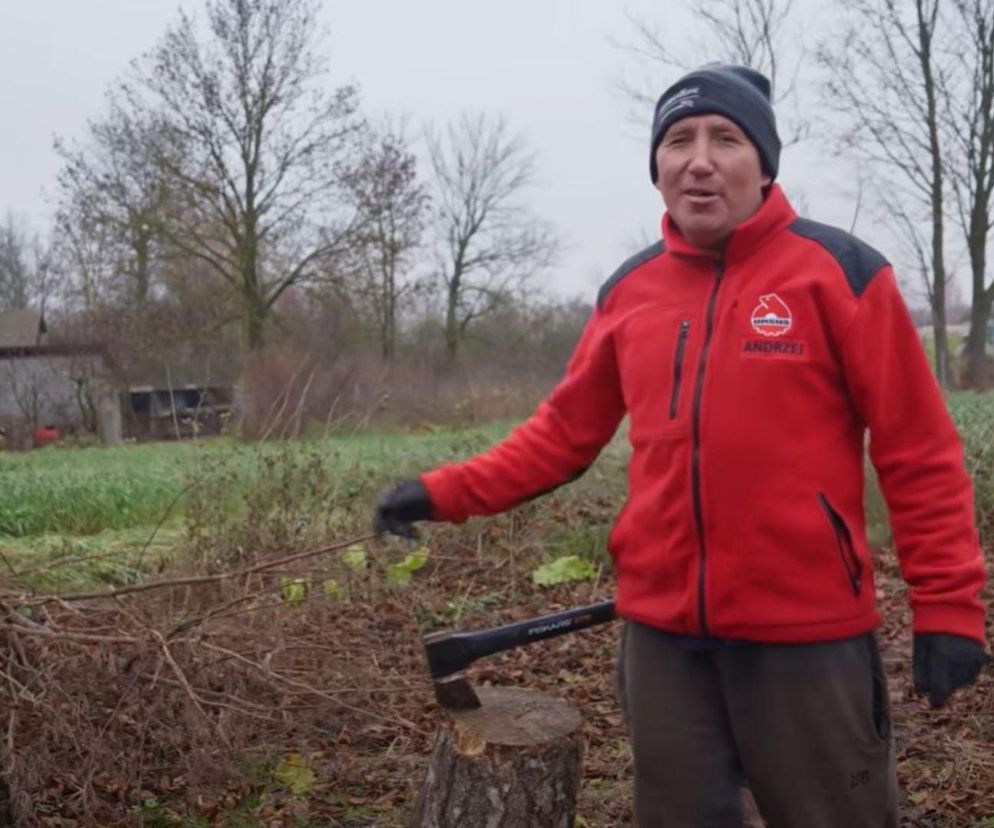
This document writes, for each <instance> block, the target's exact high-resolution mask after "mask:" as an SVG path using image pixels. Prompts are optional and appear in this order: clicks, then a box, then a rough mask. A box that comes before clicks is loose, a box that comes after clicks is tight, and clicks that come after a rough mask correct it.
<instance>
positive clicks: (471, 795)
mask: <svg viewBox="0 0 994 828" xmlns="http://www.w3.org/2000/svg"><path fill="white" fill-rule="evenodd" d="M477 695H478V696H479V697H480V702H481V704H482V706H481V707H480V708H479V709H477V710H467V711H459V712H450V717H451V720H450V721H449V722H447V723H446V724H445V725H444V726H443V727H442V729H441V730H440V732H439V734H438V737H437V739H436V741H435V749H434V751H433V753H432V757H431V764H430V765H429V767H428V774H427V777H426V779H425V783H424V786H423V787H422V789H421V793H420V794H419V795H418V799H417V802H416V804H415V806H414V813H413V815H412V817H411V819H410V820H409V821H408V828H457V826H458V828H477V826H479V828H571V826H572V825H573V817H574V816H575V814H576V797H577V793H578V792H579V788H580V771H581V766H582V761H583V759H582V757H583V736H582V733H581V730H580V723H581V721H580V713H579V711H577V710H576V709H575V708H573V707H570V706H569V705H568V704H566V703H565V702H563V701H561V700H559V699H555V698H552V697H551V696H546V695H543V694H542V693H537V692H535V691H533V690H522V689H518V688H513V687H479V688H477Z"/></svg>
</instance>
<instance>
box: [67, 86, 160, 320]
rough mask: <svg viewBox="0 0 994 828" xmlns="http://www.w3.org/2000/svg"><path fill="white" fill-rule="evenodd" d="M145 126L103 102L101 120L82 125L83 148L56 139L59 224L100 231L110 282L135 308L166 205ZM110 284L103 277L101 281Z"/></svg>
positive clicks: (147, 281)
mask: <svg viewBox="0 0 994 828" xmlns="http://www.w3.org/2000/svg"><path fill="white" fill-rule="evenodd" d="M151 129H152V127H151V125H150V123H149V122H148V121H147V120H146V121H144V122H143V121H142V120H141V119H140V118H137V117H136V116H135V114H134V113H131V112H129V111H127V107H126V106H122V105H121V103H120V102H119V101H117V100H115V99H114V98H113V97H112V98H111V101H110V112H109V114H108V115H107V117H106V118H104V119H103V120H99V121H91V122H90V123H89V125H88V133H89V135H88V138H89V140H88V142H87V144H86V145H85V146H82V147H81V146H78V145H72V146H70V145H69V144H67V143H66V142H64V141H61V140H59V141H56V145H55V146H56V151H57V152H58V153H59V155H61V156H62V159H63V167H62V170H61V172H60V174H59V191H60V204H59V210H58V215H59V222H60V224H61V225H62V227H63V229H68V225H70V224H75V225H76V227H77V229H80V230H83V231H84V232H85V233H86V234H87V235H90V234H92V233H99V234H100V236H101V238H102V240H103V242H104V244H103V250H104V254H105V255H106V256H107V257H108V262H107V264H108V268H107V269H108V270H109V272H110V275H111V277H112V282H113V283H116V282H119V281H123V284H113V283H112V284H107V285H104V284H102V285H101V288H102V289H110V288H115V289H119V290H120V292H121V294H123V295H122V296H121V297H120V298H121V299H123V301H124V304H125V305H126V306H130V307H134V308H141V306H142V305H144V303H145V302H146V301H147V299H148V297H149V291H150V289H151V287H152V281H153V276H154V274H155V271H156V269H157V265H158V263H159V261H160V260H161V258H162V256H163V251H162V243H161V232H160V227H161V225H162V223H163V219H164V216H165V211H166V205H167V202H168V188H167V184H166V178H165V176H164V175H163V174H162V171H161V169H160V167H159V166H158V165H156V164H155V156H154V154H153V141H154V136H152V135H151V134H150V130H151ZM108 281H110V280H108Z"/></svg>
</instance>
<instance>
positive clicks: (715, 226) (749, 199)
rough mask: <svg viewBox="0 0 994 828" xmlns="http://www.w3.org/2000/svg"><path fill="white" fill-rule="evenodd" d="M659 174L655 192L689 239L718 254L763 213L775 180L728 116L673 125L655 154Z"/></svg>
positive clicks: (703, 117) (684, 121) (688, 120)
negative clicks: (733, 235)
mask: <svg viewBox="0 0 994 828" xmlns="http://www.w3.org/2000/svg"><path fill="white" fill-rule="evenodd" d="M656 169H657V171H658V177H657V179H656V187H657V188H658V189H659V191H660V192H661V193H662V194H663V202H664V203H665V204H666V209H667V210H668V211H669V214H670V217H671V218H672V219H673V221H674V222H675V223H676V226H677V227H679V228H680V232H681V233H683V236H684V238H686V239H687V241H689V242H690V243H691V244H692V245H694V247H700V248H701V249H703V250H713V251H719V250H721V248H722V247H723V245H724V243H725V241H726V240H727V239H728V236H729V235H730V234H731V232H732V230H733V229H735V227H736V226H737V225H739V224H741V223H742V222H743V221H745V220H746V219H747V218H749V217H750V216H751V215H752V214H753V213H755V212H756V211H757V210H758V209H759V206H760V205H761V204H762V203H763V188H764V187H766V186H768V185H769V184H770V180H771V179H770V177H769V176H768V175H765V174H764V173H763V171H762V167H761V165H760V161H759V152H758V151H757V150H756V147H755V146H754V145H753V143H752V142H751V141H750V140H749V139H748V138H747V137H746V135H745V133H744V132H743V131H742V130H741V129H740V128H739V127H738V126H737V125H736V124H735V122H734V121H730V120H729V119H728V118H726V117H724V116H723V115H697V116H694V117H691V118H683V119H682V120H680V121H677V122H676V123H675V124H673V126H671V127H670V128H669V129H668V130H666V134H665V135H664V136H663V140H662V141H661V142H660V143H659V147H658V148H657V149H656Z"/></svg>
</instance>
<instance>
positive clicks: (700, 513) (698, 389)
mask: <svg viewBox="0 0 994 828" xmlns="http://www.w3.org/2000/svg"><path fill="white" fill-rule="evenodd" d="M724 275H725V263H724V261H722V260H719V261H718V265H717V267H716V268H715V280H714V287H713V288H711V296H710V297H709V298H708V310H707V318H706V321H705V327H704V343H703V344H702V345H701V356H700V359H699V360H698V361H697V382H696V383H695V384H694V406H693V414H692V421H693V454H692V455H691V457H692V459H691V464H690V472H691V475H690V476H691V486H692V488H693V498H694V520H695V522H696V523H697V548H698V555H699V561H700V567H699V570H698V574H697V612H698V619H699V621H700V625H701V635H710V633H709V632H708V616H707V609H706V607H705V598H706V596H705V589H704V583H705V576H706V574H707V549H706V547H705V545H704V506H703V504H702V502H701V397H702V396H703V393H704V369H705V368H706V366H707V360H708V351H709V350H710V348H711V335H712V333H713V329H714V310H715V306H716V305H717V302H718V290H719V289H720V288H721V280H722V277H723V276H724Z"/></svg>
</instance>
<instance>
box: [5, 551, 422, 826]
mask: <svg viewBox="0 0 994 828" xmlns="http://www.w3.org/2000/svg"><path fill="white" fill-rule="evenodd" d="M364 540H366V539H362V538H360V539H357V540H350V541H348V542H344V543H338V544H333V545H328V546H323V547H321V548H315V549H310V550H307V551H304V552H300V553H297V554H294V555H290V556H286V555H284V556H282V557H272V558H268V559H264V560H263V559H260V560H257V561H255V562H252V563H249V564H244V565H242V566H241V567H240V568H237V569H234V570H232V571H226V572H220V573H216V574H202V575H197V574H190V575H186V574H183V573H179V574H178V575H175V574H174V576H173V577H169V578H165V577H161V576H160V577H159V579H157V580H154V581H149V582H145V583H141V584H135V585H130V586H125V587H121V588H118V589H112V590H107V591H104V592H89V593H74V594H64V595H35V594H32V593H30V592H29V591H23V590H21V591H19V590H18V589H17V588H16V584H14V583H12V582H11V580H9V579H8V581H7V583H6V584H3V586H2V591H0V619H2V620H0V710H3V711H5V712H6V721H5V722H3V723H2V724H3V726H4V737H3V740H2V741H3V748H2V758H3V767H2V778H3V782H4V783H5V784H4V786H3V787H4V789H5V790H4V791H3V794H4V796H3V801H2V802H0V809H2V810H0V823H2V824H15V825H35V824H39V823H44V824H55V825H57V824H80V823H82V824H88V825H110V824H122V823H124V822H127V821H129V814H130V815H131V816H132V817H133V816H134V814H135V812H136V809H139V808H140V807H141V804H142V803H143V802H147V801H148V800H149V798H151V797H156V796H159V797H165V796H170V797H172V798H176V797H179V798H181V799H186V800H187V802H188V803H192V804H195V803H196V802H197V801H198V798H199V800H200V801H201V802H203V800H204V798H209V797H210V796H212V795H213V794H216V792H217V791H218V790H223V789H224V785H225V784H227V783H228V782H230V780H232V779H234V778H236V777H237V776H238V774H239V772H240V771H242V770H244V767H243V766H244V764H245V762H246V761H247V760H249V759H250V757H253V756H254V755H256V753H257V752H258V751H259V750H269V751H272V750H273V747H274V746H276V747H277V749H290V748H292V746H293V745H294V743H295V741H298V740H299V742H300V743H304V742H307V741H312V740H311V739H310V737H312V736H313V729H314V728H319V729H320V728H323V729H325V730H326V731H328V730H331V729H333V727H334V723H335V722H336V721H339V720H340V719H341V718H342V716H341V714H342V713H343V712H344V713H348V714H350V715H354V714H356V713H359V714H361V715H362V716H364V717H366V718H367V719H374V720H375V719H376V718H378V717H379V718H383V719H388V720H389V721H390V724H391V729H399V730H400V731H401V732H403V731H405V730H406V731H408V732H411V733H413V734H419V735H425V736H426V735H427V734H423V732H422V730H421V728H419V727H418V726H417V725H416V724H414V723H412V722H410V721H406V720H398V719H397V716H396V714H394V713H391V712H390V711H388V710H387V709H385V708H384V709H383V711H382V712H378V708H377V706H376V703H375V701H373V700H372V699H371V698H370V689H371V688H374V687H375V688H382V685H383V680H384V679H383V677H384V672H383V671H382V669H381V665H369V664H367V663H366V662H365V661H364V659H363V658H362V657H361V655H362V654H350V653H349V652H345V651H343V650H342V649H341V648H340V647H338V646H336V637H335V616H336V615H337V614H339V613H341V612H343V611H345V610H344V609H343V603H342V602H341V601H336V600H333V599H332V598H331V596H329V595H326V594H324V593H322V592H321V591H320V590H312V591H310V592H309V593H304V592H303V591H298V592H295V593H293V594H292V596H290V599H288V593H287V588H286V585H287V583H295V584H310V583H315V582H316V581H315V580H314V579H315V575H316V574H317V575H319V576H320V577H326V578H327V577H330V576H331V575H333V574H336V567H339V568H340V567H341V563H340V558H339V556H338V555H337V554H335V553H337V552H339V550H341V549H343V548H345V547H347V546H349V545H352V544H355V543H357V542H362V541H364ZM337 574H339V575H340V576H341V573H340V572H339V573H337ZM345 577H347V575H346V576H345ZM349 611H352V610H349ZM404 638H405V639H407V640H409V641H411V643H412V645H413V637H411V636H409V635H406V634H405V635H404ZM409 655H410V656H411V657H414V653H413V646H412V652H411V653H410V654H409ZM353 656H356V657H353ZM364 674H368V676H367V677H368V681H364V680H363V679H364ZM357 678H358V681H357ZM393 689H395V690H405V691H409V690H410V688H409V687H408V686H404V687H398V688H393Z"/></svg>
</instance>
